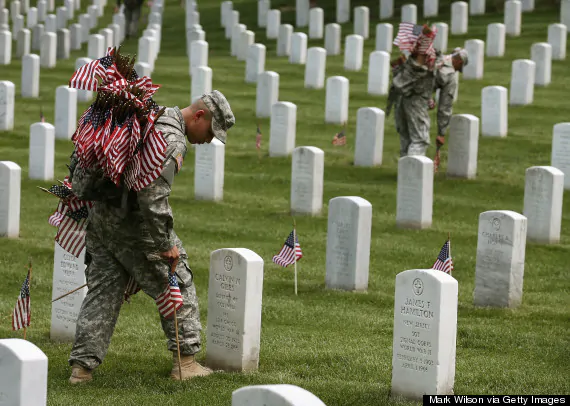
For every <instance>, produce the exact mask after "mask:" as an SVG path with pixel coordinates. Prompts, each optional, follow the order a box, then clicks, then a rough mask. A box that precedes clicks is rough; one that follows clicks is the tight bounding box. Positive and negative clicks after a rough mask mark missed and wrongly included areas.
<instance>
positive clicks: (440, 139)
mask: <svg viewBox="0 0 570 406" xmlns="http://www.w3.org/2000/svg"><path fill="white" fill-rule="evenodd" d="M435 143H436V145H437V146H438V147H441V146H442V145H443V144H445V137H443V136H441V135H438V136H437V138H436V139H435Z"/></svg>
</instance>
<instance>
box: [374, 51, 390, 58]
mask: <svg viewBox="0 0 570 406" xmlns="http://www.w3.org/2000/svg"><path fill="white" fill-rule="evenodd" d="M372 55H383V56H387V57H388V58H389V57H390V53H389V52H386V51H372V52H371V53H370V56H372Z"/></svg>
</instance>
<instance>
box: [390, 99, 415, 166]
mask: <svg viewBox="0 0 570 406" xmlns="http://www.w3.org/2000/svg"><path fill="white" fill-rule="evenodd" d="M394 122H395V126H396V131H397V132H398V134H400V158H401V157H403V156H406V155H408V147H409V146H410V143H411V142H412V141H411V140H410V135H409V130H408V125H407V122H406V116H405V112H404V111H403V109H402V106H401V104H400V102H399V103H398V104H397V105H396V108H395V109H394Z"/></svg>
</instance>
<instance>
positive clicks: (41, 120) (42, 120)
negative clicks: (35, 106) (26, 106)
mask: <svg viewBox="0 0 570 406" xmlns="http://www.w3.org/2000/svg"><path fill="white" fill-rule="evenodd" d="M45 122H46V118H45V116H44V112H43V111H42V110H41V109H40V123H45Z"/></svg>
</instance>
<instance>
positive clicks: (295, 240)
mask: <svg viewBox="0 0 570 406" xmlns="http://www.w3.org/2000/svg"><path fill="white" fill-rule="evenodd" d="M293 258H294V259H295V296H297V225H296V223H295V218H294V217H293Z"/></svg>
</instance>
